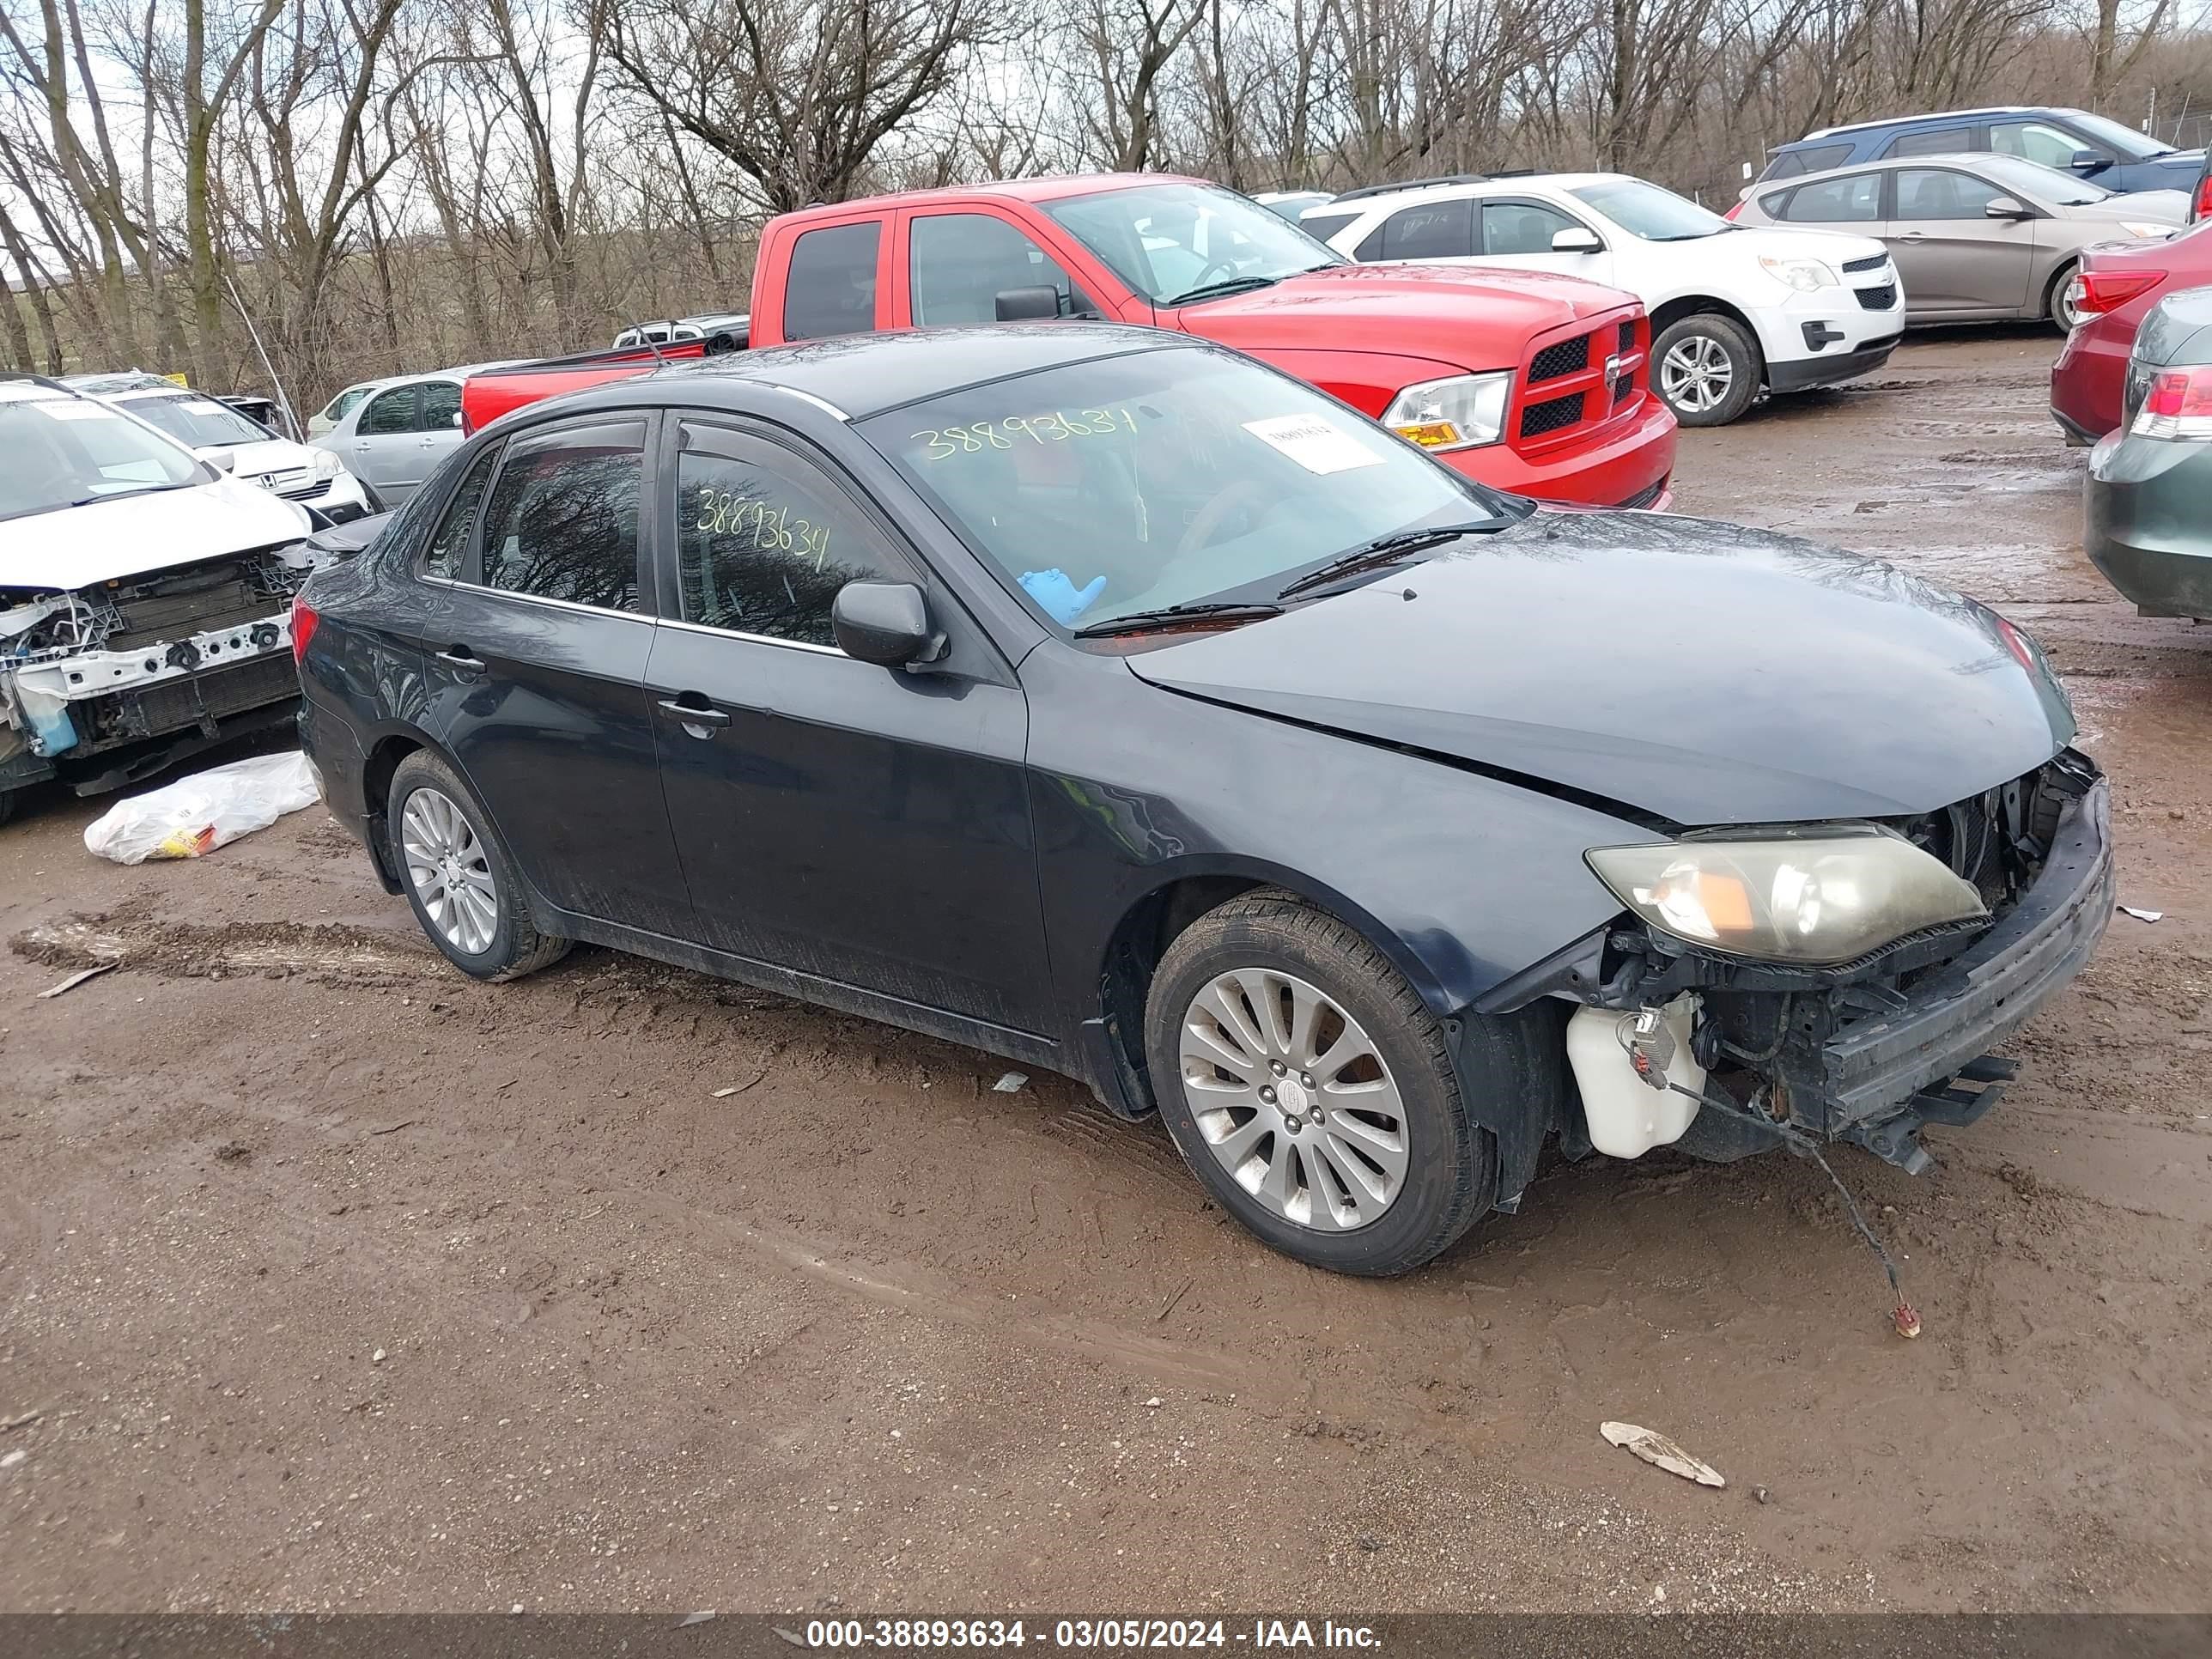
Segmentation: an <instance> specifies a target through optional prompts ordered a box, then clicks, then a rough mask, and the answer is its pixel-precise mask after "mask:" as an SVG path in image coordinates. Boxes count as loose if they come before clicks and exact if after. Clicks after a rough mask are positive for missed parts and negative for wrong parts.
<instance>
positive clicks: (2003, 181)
mask: <svg viewBox="0 0 2212 1659" xmlns="http://www.w3.org/2000/svg"><path fill="white" fill-rule="evenodd" d="M1974 165H1975V166H1976V167H1978V168H1979V169H1980V170H1981V172H1983V173H1985V174H1986V175H1987V176H1988V178H1989V181H1990V183H1991V184H1993V185H2002V186H2003V187H2004V188H2005V189H2007V190H2019V191H2027V193H2028V194H2029V195H2030V196H2033V197H2035V198H2036V199H2037V200H2038V201H2040V202H2048V203H2050V204H2051V205H2052V206H2054V207H2087V206H2088V204H2090V203H2092V202H2101V201H2103V200H2105V199H2106V197H2109V196H2111V195H2112V191H2109V190H2106V188H2105V187H2104V186H2103V185H2093V184H2091V183H2089V182H2088V180H2087V179H2076V178H2075V176H2074V175H2073V174H2072V173H2061V172H2060V171H2059V170H2058V169H2057V167H2045V166H2044V165H2043V164H2042V163H2041V162H2040V161H2023V160H2021V158H2020V157H2019V156H2017V155H1977V156H1976V157H1974Z"/></svg>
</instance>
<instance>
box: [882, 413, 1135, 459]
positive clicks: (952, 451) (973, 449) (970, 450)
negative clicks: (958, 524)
mask: <svg viewBox="0 0 2212 1659" xmlns="http://www.w3.org/2000/svg"><path fill="white" fill-rule="evenodd" d="M1136 429H1137V416H1136V413H1135V411H1134V410H1131V409H1130V408H1129V407H1128V406H1127V404H1121V405H1117V406H1115V407H1114V408H1110V409H1075V410H1069V409H1055V410H1045V411H1044V412H1042V413H1041V414H1035V415H1009V416H1006V419H1004V420H1002V421H975V422H970V423H969V424H968V425H966V426H946V427H930V428H925V429H924V430H922V431H920V432H910V433H908V435H907V436H908V440H909V441H912V442H915V443H918V444H921V445H924V446H925V447H924V448H923V450H922V452H921V459H924V460H925V461H949V460H951V459H953V457H955V456H956V455H981V454H982V453H985V452H986V451H988V450H1006V449H1016V448H1019V447H1021V446H1022V445H1024V444H1025V443H1026V444H1064V443H1066V442H1067V441H1069V440H1070V439H1073V438H1103V437H1115V436H1119V435H1121V434H1123V433H1127V432H1134V431H1135V430H1136Z"/></svg>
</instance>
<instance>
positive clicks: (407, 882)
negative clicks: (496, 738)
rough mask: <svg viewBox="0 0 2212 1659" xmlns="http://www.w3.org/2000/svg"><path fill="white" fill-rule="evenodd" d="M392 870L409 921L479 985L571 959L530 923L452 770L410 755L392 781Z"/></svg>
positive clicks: (493, 840)
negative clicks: (412, 917) (408, 910)
mask: <svg viewBox="0 0 2212 1659" xmlns="http://www.w3.org/2000/svg"><path fill="white" fill-rule="evenodd" d="M385 822H386V826H387V830H386V834H387V836H388V838H389V841H390V843H391V854H392V868H393V869H395V870H397V871H398V872H399V884H400V887H401V889H402V890H404V892H405V893H406V895H407V902H408V904H409V906H410V908H412V909H413V910H414V912H415V920H416V921H418V922H420V923H421V924H422V931H423V933H426V934H428V936H429V939H430V943H431V944H433V945H436V946H437V947H438V949H439V950H440V951H442V952H444V953H445V957H446V960H447V961H448V962H450V963H453V966H454V967H456V968H458V969H460V970H461V971H462V972H463V973H465V974H467V975H470V976H471V977H472V978H475V979H489V980H507V979H520V977H521V976H522V975H525V974H532V973H535V972H537V971H538V969H540V968H544V967H548V966H550V965H551V964H552V963H556V962H558V961H559V960H560V959H561V958H562V957H564V956H566V955H568V945H569V941H568V940H567V939H549V938H547V937H545V936H544V934H541V933H539V932H538V929H537V927H535V926H534V925H533V924H532V921H531V920H530V912H529V909H528V908H527V906H526V905H525V903H524V902H523V898H522V894H521V891H520V887H519V884H517V882H516V879H515V875H514V860H513V856H512V855H511V854H509V853H508V852H507V843H506V842H503V841H501V839H500V837H499V831H498V830H497V829H495V827H494V826H493V824H492V821H491V815H490V814H489V813H488V812H486V811H484V810H483V805H481V804H480V803H479V802H478V801H477V798H476V797H475V795H473V794H472V793H470V791H469V787H468V786H467V785H466V784H465V783H463V782H462V781H460V779H459V777H458V776H456V775H454V772H453V768H452V767H450V766H448V765H447V764H446V763H445V762H444V761H442V760H441V759H440V758H439V757H437V756H435V755H434V754H431V753H430V752H429V751H428V750H421V749H418V750H416V751H415V752H414V753H413V754H411V755H410V756H408V757H407V758H406V759H404V760H403V761H401V762H400V763H399V765H398V769H396V770H395V771H394V772H393V773H392V792H391V794H390V796H389V798H388V804H387V805H386V815H385Z"/></svg>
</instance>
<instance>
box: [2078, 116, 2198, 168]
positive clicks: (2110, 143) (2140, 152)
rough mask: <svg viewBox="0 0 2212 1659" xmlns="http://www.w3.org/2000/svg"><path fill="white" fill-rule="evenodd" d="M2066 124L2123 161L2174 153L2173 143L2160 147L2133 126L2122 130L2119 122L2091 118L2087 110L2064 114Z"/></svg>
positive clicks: (2100, 117) (2097, 117)
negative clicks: (2112, 152) (2079, 130)
mask: <svg viewBox="0 0 2212 1659" xmlns="http://www.w3.org/2000/svg"><path fill="white" fill-rule="evenodd" d="M2066 124H2067V125H2069V126H2072V127H2079V128H2080V129H2081V131H2083V132H2085V133H2087V135H2088V136H2089V137H2091V138H2093V139H2094V140H2095V141H2096V142H2097V143H2100V144H2102V145H2104V146H2105V147H2106V149H2110V150H2112V151H2114V152H2116V153H2117V154H2118V155H2119V157H2120V158H2121V160H2123V161H2148V160H2149V159H2150V158H2151V157H2152V156H2154V155H2172V154H2173V153H2174V149H2173V146H2172V144H2161V143H2159V142H2158V140H2157V139H2155V138H2153V137H2150V136H2149V135H2148V134H2147V133H2141V132H2137V131H2136V130H2135V129H2134V128H2133V127H2124V126H2122V125H2120V124H2119V123H2118V121H2114V120H2111V119H2109V118H2106V117H2105V116H2102V115H2092V114H2090V113H2088V112H2087V111H2086V110H2069V111H2067V112H2066Z"/></svg>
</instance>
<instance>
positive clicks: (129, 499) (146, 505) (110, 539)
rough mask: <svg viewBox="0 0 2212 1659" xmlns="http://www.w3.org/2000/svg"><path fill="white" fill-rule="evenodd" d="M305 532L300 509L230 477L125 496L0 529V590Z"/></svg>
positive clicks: (94, 578)
mask: <svg viewBox="0 0 2212 1659" xmlns="http://www.w3.org/2000/svg"><path fill="white" fill-rule="evenodd" d="M307 529H308V524H307V513H306V512H305V511H304V510H303V509H302V508H301V507H299V506H297V505H296V504H295V503H294V502H291V501H284V500H283V499H281V498H280V497H278V496H275V495H270V493H269V492H268V491H267V490H265V489H262V488H261V487H260V486H259V485H258V484H248V483H239V482H238V481H237V480H236V479H234V478H224V479H222V480H220V481H218V482H216V483H205V484H186V485H185V487H184V488H183V489H162V490H155V491H153V492H151V493H149V494H147V495H124V496H119V497H118V498H117V499H115V500H113V501H93V502H89V503H88V504H87V505H85V506H83V507H68V508H65V509H64V510H62V511H59V512H55V513H33V514H32V515H31V516H30V517H28V518H24V519H10V520H8V522H7V523H6V524H5V525H0V586H9V587H51V588H57V589H67V588H76V587H89V586H92V585H93V584H94V583H95V582H104V581H113V580H118V579H119V578H121V577H125V576H138V575H143V574H146V573H147V572H148V571H149V570H167V569H170V568H173V567H174V566H177V565H180V564H191V563H193V562H196V561H197V560H201V559H211V558H215V557H216V556H219V555H221V554H224V553H239V552H243V551H245V550H246V549H248V548H254V547H269V546H271V545H274V544H277V543H281V542H292V541H298V540H300V539H301V538H303V537H304V536H306V535H307Z"/></svg>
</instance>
